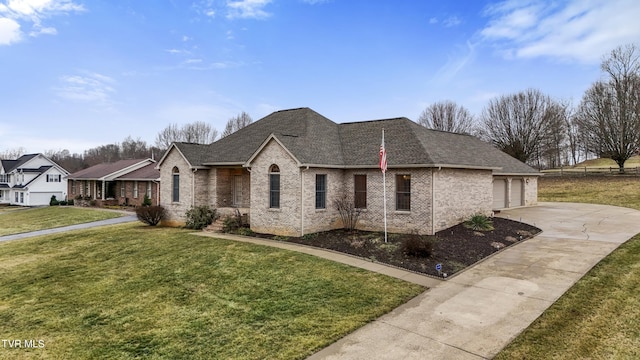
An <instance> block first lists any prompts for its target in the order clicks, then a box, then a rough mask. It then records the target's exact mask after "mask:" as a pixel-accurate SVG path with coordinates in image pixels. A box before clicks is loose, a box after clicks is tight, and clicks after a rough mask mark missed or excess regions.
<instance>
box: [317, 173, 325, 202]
mask: <svg viewBox="0 0 640 360" xmlns="http://www.w3.org/2000/svg"><path fill="white" fill-rule="evenodd" d="M326 208H327V175H325V174H316V209H326Z"/></svg>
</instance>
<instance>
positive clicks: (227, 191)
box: [211, 168, 251, 208]
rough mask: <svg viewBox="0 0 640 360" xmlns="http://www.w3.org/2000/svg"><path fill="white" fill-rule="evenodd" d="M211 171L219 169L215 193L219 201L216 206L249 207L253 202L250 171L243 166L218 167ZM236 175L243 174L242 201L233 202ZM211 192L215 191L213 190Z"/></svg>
mask: <svg viewBox="0 0 640 360" xmlns="http://www.w3.org/2000/svg"><path fill="white" fill-rule="evenodd" d="M211 171H217V173H216V182H215V184H216V185H215V187H214V189H215V193H216V199H217V202H215V207H217V208H223V207H240V208H248V207H249V204H250V203H251V180H250V173H249V171H248V170H247V169H243V168H218V169H212V170H211ZM235 176H242V190H241V196H240V203H239V204H235V205H234V204H233V188H234V181H235ZM211 192H214V191H213V190H212V191H211Z"/></svg>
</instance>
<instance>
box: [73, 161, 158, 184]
mask: <svg viewBox="0 0 640 360" xmlns="http://www.w3.org/2000/svg"><path fill="white" fill-rule="evenodd" d="M149 164H155V161H154V160H151V159H130V160H119V161H116V162H113V163H103V164H97V165H94V166H91V167H89V168H86V169H83V170H80V171H77V172H75V173H73V174H71V175H69V179H70V180H113V179H115V178H117V177H118V176H122V175H125V174H127V173H130V172H132V171H135V170H138V169H140V168H142V167H145V166H147V165H149Z"/></svg>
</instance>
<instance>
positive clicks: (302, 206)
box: [300, 165, 309, 236]
mask: <svg viewBox="0 0 640 360" xmlns="http://www.w3.org/2000/svg"><path fill="white" fill-rule="evenodd" d="M307 170H309V166H308V165H307V168H306V169H302V170H300V194H301V195H300V236H304V175H303V174H302V173H303V172H304V171H307Z"/></svg>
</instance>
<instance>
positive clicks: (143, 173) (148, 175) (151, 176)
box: [116, 163, 160, 181]
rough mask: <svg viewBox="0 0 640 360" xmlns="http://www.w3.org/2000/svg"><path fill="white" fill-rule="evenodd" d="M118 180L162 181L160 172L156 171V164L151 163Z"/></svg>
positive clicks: (119, 177)
mask: <svg viewBox="0 0 640 360" xmlns="http://www.w3.org/2000/svg"><path fill="white" fill-rule="evenodd" d="M116 180H138V181H151V180H154V181H157V180H160V170H158V169H156V164H155V163H151V164H149V165H146V166H144V167H141V168H140V169H137V170H134V171H132V172H130V173H127V174H125V175H121V176H118V177H117V178H116Z"/></svg>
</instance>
